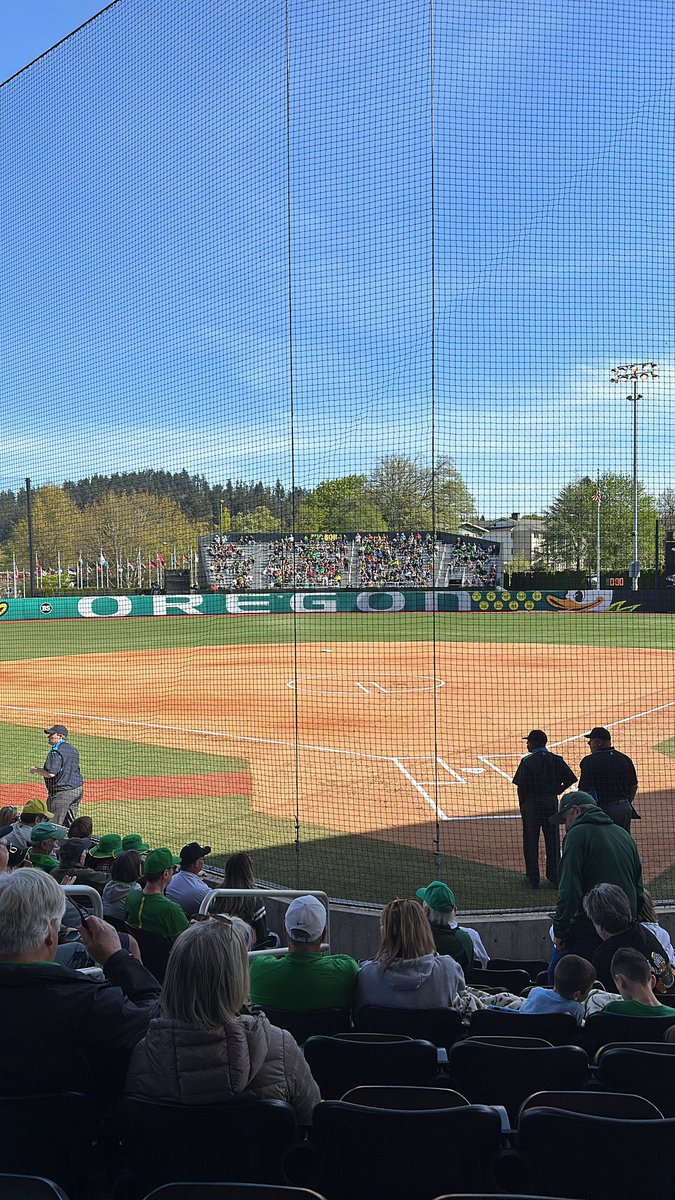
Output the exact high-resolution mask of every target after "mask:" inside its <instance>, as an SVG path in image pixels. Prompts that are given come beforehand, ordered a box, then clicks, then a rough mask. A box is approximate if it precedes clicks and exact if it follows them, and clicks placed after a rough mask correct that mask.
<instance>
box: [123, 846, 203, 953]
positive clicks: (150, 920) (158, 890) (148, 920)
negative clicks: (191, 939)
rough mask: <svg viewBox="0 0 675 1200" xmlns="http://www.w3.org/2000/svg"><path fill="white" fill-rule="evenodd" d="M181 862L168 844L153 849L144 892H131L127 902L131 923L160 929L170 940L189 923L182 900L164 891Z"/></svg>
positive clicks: (143, 927) (155, 929)
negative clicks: (180, 902) (173, 897)
mask: <svg viewBox="0 0 675 1200" xmlns="http://www.w3.org/2000/svg"><path fill="white" fill-rule="evenodd" d="M179 863H180V859H179V858H177V857H176V855H175V854H172V852H171V850H169V849H168V848H167V847H166V846H160V847H159V849H158V850H151V851H150V853H149V854H148V855H147V857H146V859H145V866H144V879H145V888H144V889H143V891H142V892H137V891H133V892H129V895H128V896H127V898H126V902H125V905H124V914H125V917H126V920H127V922H128V923H129V925H133V926H135V928H136V929H147V930H148V932H149V933H158V934H160V936H161V937H165V938H168V939H169V941H171V942H174V941H175V940H176V938H177V937H178V935H179V934H181V933H183V931H184V930H185V929H187V928H188V927H189V924H190V922H189V921H188V919H187V917H186V915H185V913H184V912H183V910H182V908H181V906H180V904H175V903H174V901H173V900H169V898H168V897H167V896H165V895H164V893H165V891H166V889H167V887H168V885H169V883H170V882H171V880H172V879H173V876H174V872H175V870H176V867H177V866H178V865H179Z"/></svg>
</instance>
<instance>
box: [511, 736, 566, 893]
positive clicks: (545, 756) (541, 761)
mask: <svg viewBox="0 0 675 1200" xmlns="http://www.w3.org/2000/svg"><path fill="white" fill-rule="evenodd" d="M523 740H524V741H525V742H526V743H527V754H526V755H525V758H523V759H521V760H520V763H519V765H518V770H517V771H516V773H515V775H514V776H513V782H514V783H515V785H516V787H517V788H518V803H519V805H520V815H521V817H522V819H523V856H524V858H525V870H526V872H527V877H526V878H527V882H528V883H529V885H530V887H533V888H538V887H539V835H540V833H543V835H544V845H545V847H546V878H547V880H548V882H549V883H550V884H551V886H552V887H557V886H558V862H559V860H560V843H559V839H558V828H557V826H555V825H551V824H550V818H551V817H552V816H554V815H555V813H557V811H558V796H559V795H560V794H561V792H564V791H565V789H566V788H568V787H570V785H571V784H573V783H575V782H576V775H575V774H574V772H573V771H571V770H570V768H569V767H568V765H567V763H566V762H565V759H564V758H561V757H560V755H559V754H551V751H550V750H548V749H547V743H548V737H547V736H546V734H545V733H544V730H543V729H531V730H530V732H529V733H528V735H527V737H526V738H524V739H523Z"/></svg>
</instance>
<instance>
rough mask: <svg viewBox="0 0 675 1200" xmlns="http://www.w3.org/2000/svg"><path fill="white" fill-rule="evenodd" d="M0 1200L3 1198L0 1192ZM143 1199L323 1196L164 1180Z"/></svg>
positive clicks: (315, 1199)
mask: <svg viewBox="0 0 675 1200" xmlns="http://www.w3.org/2000/svg"><path fill="white" fill-rule="evenodd" d="M0 1200H3V1198H2V1193H1V1192H0ZM145 1200H324V1197H323V1196H320V1195H319V1193H318V1192H310V1191H308V1190H307V1189H306V1188H295V1187H284V1186H283V1184H273V1183H167V1184H164V1186H163V1187H159V1188H156V1189H155V1191H154V1192H150V1195H149V1196H146V1197H145Z"/></svg>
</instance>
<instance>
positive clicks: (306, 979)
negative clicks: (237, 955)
mask: <svg viewBox="0 0 675 1200" xmlns="http://www.w3.org/2000/svg"><path fill="white" fill-rule="evenodd" d="M284 925H285V929H286V938H287V941H288V946H289V952H288V954H286V955H284V957H283V958H274V957H273V956H272V955H271V954H269V955H268V954H261V955H259V956H258V957H257V958H255V959H254V960H253V962H252V963H251V1003H252V1004H260V1005H262V1006H263V1007H264V1006H265V1005H267V1006H268V1007H269V1008H281V1009H289V1010H292V1011H294V1012H307V1011H310V1010H314V1009H321V1008H343V1009H350V1008H351V1006H352V997H353V995H354V987H355V985H356V978H357V976H358V973H359V964H358V963H357V961H356V959H354V958H352V957H351V956H350V955H349V954H322V953H321V943H322V941H323V936H324V934H325V932H326V910H325V908H324V906H323V904H322V903H321V901H320V900H318V899H317V897H316V896H296V898H295V900H292V901H291V903H290V904H289V906H288V909H287V911H286V917H285V920H284Z"/></svg>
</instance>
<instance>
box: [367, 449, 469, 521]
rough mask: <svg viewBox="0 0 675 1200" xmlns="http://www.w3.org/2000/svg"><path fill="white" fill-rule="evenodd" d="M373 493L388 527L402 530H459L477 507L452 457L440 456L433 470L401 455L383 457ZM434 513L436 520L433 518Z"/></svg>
mask: <svg viewBox="0 0 675 1200" xmlns="http://www.w3.org/2000/svg"><path fill="white" fill-rule="evenodd" d="M370 494H371V496H372V499H373V500H374V502H375V504H376V505H377V507H378V508H379V510H380V512H381V513H382V516H383V517H384V520H385V521H386V524H387V527H388V528H389V529H392V530H401V529H420V530H421V529H432V528H433V527H434V524H435V527H436V529H441V530H450V531H452V530H456V529H459V526H460V523H461V520H462V518H466V517H474V516H475V515H476V508H475V505H474V501H473V497H472V496H471V493H470V492H469V490H468V488H467V486H466V484H465V483H464V480H463V479H462V477H461V475H460V473H459V471H458V470H457V468H456V467H455V465H454V463H453V461H452V459H451V458H448V457H444V458H440V459H439V460H438V461H437V463H436V465H435V467H434V468H433V469H432V468H431V467H428V466H420V465H419V464H418V463H416V462H413V461H412V459H409V458H405V457H404V456H403V455H400V454H392V455H389V456H388V457H386V458H383V459H382V460H381V461H380V462H379V463H378V464H377V466H376V467H375V469H374V471H373V473H372V475H371V477H370ZM434 512H435V521H434Z"/></svg>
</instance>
